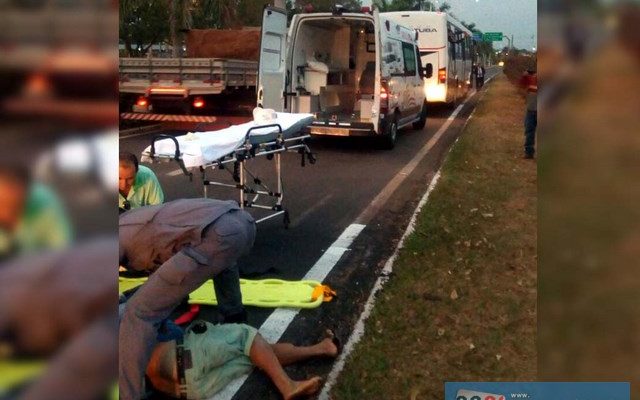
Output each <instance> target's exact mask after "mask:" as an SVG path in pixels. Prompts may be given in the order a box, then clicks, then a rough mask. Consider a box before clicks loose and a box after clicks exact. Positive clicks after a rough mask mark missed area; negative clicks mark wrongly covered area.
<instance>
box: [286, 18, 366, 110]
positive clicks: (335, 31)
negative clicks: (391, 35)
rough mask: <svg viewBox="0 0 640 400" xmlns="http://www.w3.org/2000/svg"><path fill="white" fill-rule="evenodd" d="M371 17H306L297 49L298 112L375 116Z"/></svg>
mask: <svg viewBox="0 0 640 400" xmlns="http://www.w3.org/2000/svg"><path fill="white" fill-rule="evenodd" d="M374 32H375V31H374V26H373V22H372V21H371V20H364V19H346V18H322V19H307V20H302V21H300V25H299V26H298V32H297V34H296V36H295V43H294V48H293V52H292V58H293V60H292V61H293V71H292V80H291V82H292V87H291V89H292V91H294V92H296V93H297V95H296V96H295V97H293V98H292V110H291V111H292V112H308V113H314V114H316V116H317V117H318V118H320V119H324V118H330V119H333V120H340V121H354V122H357V121H361V122H368V121H370V120H371V108H372V106H373V101H374V87H375V75H376V40H375V33H374Z"/></svg>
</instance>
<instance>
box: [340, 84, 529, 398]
mask: <svg viewBox="0 0 640 400" xmlns="http://www.w3.org/2000/svg"><path fill="white" fill-rule="evenodd" d="M523 115H524V101H523V99H522V97H521V96H520V94H519V93H518V89H517V88H516V86H514V85H512V84H511V83H510V82H509V80H508V79H507V77H506V76H505V75H503V74H500V75H499V76H498V77H496V78H495V79H494V81H493V82H491V83H490V84H489V85H488V87H487V90H486V92H485V93H484V96H483V98H482V99H481V101H480V104H479V105H478V108H477V109H476V111H475V114H474V115H473V117H472V119H471V120H470V122H469V124H468V125H467V126H466V128H465V129H464V132H463V133H462V136H461V138H460V140H459V141H458V143H456V145H455V146H454V148H453V149H452V151H451V153H450V154H449V156H448V157H447V160H446V162H445V164H444V166H443V168H442V172H441V178H440V181H439V183H438V184H437V186H436V187H435V189H434V190H433V192H432V193H431V195H430V198H429V201H428V202H427V204H426V205H425V206H424V208H423V209H422V212H421V213H420V215H419V216H418V219H417V222H416V229H415V232H414V233H413V234H412V235H410V236H409V237H408V238H407V241H406V242H405V245H404V248H403V249H402V250H401V251H400V254H399V256H398V258H397V260H396V262H395V264H394V267H393V274H392V276H391V278H390V280H389V282H388V283H387V284H386V286H385V288H384V289H383V290H382V291H381V292H380V294H379V295H378V298H377V302H376V305H375V307H374V310H373V312H372V314H371V316H370V317H369V319H368V321H367V323H366V331H365V336H364V337H363V339H362V341H361V342H360V343H359V344H358V345H357V346H356V348H355V350H354V352H353V353H352V354H351V356H350V357H349V359H348V360H347V364H346V367H345V370H344V371H343V372H342V374H341V376H340V377H339V380H338V382H337V384H336V386H335V387H334V388H333V391H332V398H334V399H340V400H342V399H412V400H415V399H441V398H442V396H443V393H444V392H443V391H444V382H445V381H493V380H497V381H527V380H534V379H535V378H536V342H535V338H536V269H537V263H536V243H537V237H536V230H537V226H536V222H537V217H536V210H537V209H536V202H537V200H536V197H537V194H536V164H535V161H532V160H524V159H522V158H521V156H522V144H523V132H522V129H523V128H522V120H523Z"/></svg>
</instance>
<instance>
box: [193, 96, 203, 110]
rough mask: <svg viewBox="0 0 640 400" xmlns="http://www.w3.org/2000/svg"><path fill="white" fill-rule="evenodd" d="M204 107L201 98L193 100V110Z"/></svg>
mask: <svg viewBox="0 0 640 400" xmlns="http://www.w3.org/2000/svg"><path fill="white" fill-rule="evenodd" d="M202 107H204V99H203V98H202V97H196V98H195V99H194V100H193V108H202Z"/></svg>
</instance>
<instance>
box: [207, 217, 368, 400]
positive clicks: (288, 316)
mask: <svg viewBox="0 0 640 400" xmlns="http://www.w3.org/2000/svg"><path fill="white" fill-rule="evenodd" d="M364 227H365V226H364V225H360V224H351V225H349V226H348V227H347V229H345V230H344V231H343V232H342V234H341V235H340V237H338V239H337V240H336V241H335V242H333V244H332V245H331V247H329V248H328V249H327V250H326V251H325V252H324V254H322V256H321V257H320V259H318V261H317V262H316V263H315V265H314V266H313V267H312V268H311V269H310V270H309V272H307V274H306V275H305V276H304V278H302V279H303V280H307V279H313V280H317V281H320V282H322V281H323V280H324V278H326V277H327V275H328V274H329V272H331V270H332V269H333V267H335V265H336V264H337V263H338V261H340V258H342V256H343V255H344V253H345V252H347V250H349V246H350V245H351V243H353V241H354V240H355V238H357V237H358V235H359V234H360V232H362V230H363V229H364ZM299 312H300V309H292V308H277V309H276V310H275V311H274V312H272V313H271V315H269V318H267V320H266V321H264V323H263V324H262V326H260V329H259V332H260V335H262V336H263V337H264V338H265V340H266V341H267V342H269V343H276V342H277V341H278V340H280V337H281V336H282V334H283V333H284V331H285V330H286V329H287V327H289V324H291V321H293V319H294V318H295V317H296V315H298V313H299ZM248 377H249V375H244V376H241V377H239V378H237V379H235V380H233V381H232V382H231V383H229V384H228V385H227V386H226V387H225V388H224V389H223V390H222V391H220V392H218V393H217V394H216V395H215V396H213V397H212V398H211V399H210V400H229V399H231V398H232V397H233V396H234V395H235V394H236V392H237V391H238V390H239V389H240V387H241V386H242V385H243V384H244V382H245V381H246V380H247V378H248Z"/></svg>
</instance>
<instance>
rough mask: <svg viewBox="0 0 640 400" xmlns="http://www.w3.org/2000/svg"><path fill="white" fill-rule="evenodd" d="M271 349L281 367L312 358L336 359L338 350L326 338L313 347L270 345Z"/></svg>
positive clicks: (286, 344) (289, 344)
mask: <svg viewBox="0 0 640 400" xmlns="http://www.w3.org/2000/svg"><path fill="white" fill-rule="evenodd" d="M271 348H272V349H273V352H274V353H275V355H276V357H278V361H280V364H282V365H283V366H287V365H291V364H294V363H297V362H300V361H305V360H308V359H310V358H313V357H336V356H337V355H338V348H337V347H336V345H335V344H334V343H333V341H332V340H331V338H326V339H324V340H322V341H321V342H319V343H316V344H314V345H313V346H295V345H293V344H291V343H276V344H272V345H271Z"/></svg>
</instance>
